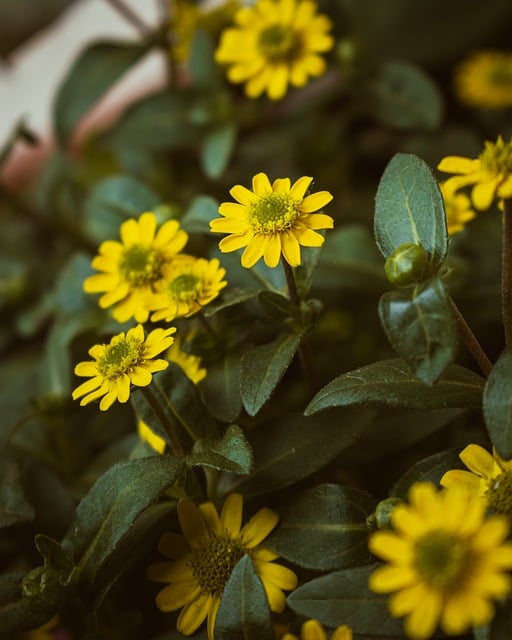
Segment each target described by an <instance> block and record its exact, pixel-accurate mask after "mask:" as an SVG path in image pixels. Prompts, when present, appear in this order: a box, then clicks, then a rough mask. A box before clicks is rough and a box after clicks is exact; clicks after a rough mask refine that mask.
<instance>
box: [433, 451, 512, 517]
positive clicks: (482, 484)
mask: <svg viewBox="0 0 512 640" xmlns="http://www.w3.org/2000/svg"><path fill="white" fill-rule="evenodd" d="M459 458H460V459H461V460H462V462H463V463H464V464H465V465H466V467H467V468H468V469H469V471H464V470H463V469H451V470H450V471H447V472H446V473H445V474H444V476H443V477H442V478H441V485H442V486H443V487H457V486H462V487H465V488H466V489H467V490H468V491H469V492H470V493H471V495H473V496H474V497H477V498H483V499H484V501H485V503H486V505H487V507H488V508H489V509H492V510H493V511H494V512H496V513H501V514H502V515H505V516H507V517H508V518H509V520H511V521H512V460H503V458H502V457H501V456H500V455H499V453H498V452H497V451H496V450H494V451H493V455H491V454H490V453H489V452H488V451H487V450H486V449H484V448H483V447H481V446H480V445H478V444H469V445H468V446H467V447H466V448H465V449H464V451H461V453H460V454H459Z"/></svg>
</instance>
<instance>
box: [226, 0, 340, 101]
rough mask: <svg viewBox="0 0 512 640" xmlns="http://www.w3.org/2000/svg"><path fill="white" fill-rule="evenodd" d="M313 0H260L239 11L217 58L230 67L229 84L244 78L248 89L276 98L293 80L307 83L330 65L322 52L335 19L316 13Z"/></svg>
mask: <svg viewBox="0 0 512 640" xmlns="http://www.w3.org/2000/svg"><path fill="white" fill-rule="evenodd" d="M316 10H317V6H316V3H315V2H313V1H312V0H257V2H256V3H255V4H254V5H253V6H251V7H243V8H242V9H240V10H239V11H238V12H237V13H236V14H235V18H234V21H235V24H236V26H235V27H231V28H228V29H226V30H225V31H224V32H223V33H222V34H221V40H220V45H219V47H218V49H217V51H216V52H215V59H216V61H217V62H219V63H220V64H226V65H229V68H228V71H227V76H228V79H229V81H230V82H234V83H239V82H245V83H246V84H245V93H246V95H247V96H248V97H249V98H257V97H258V96H260V95H261V94H262V93H263V92H265V91H266V92H267V95H268V97H269V98H271V99H272V100H279V99H280V98H282V97H283V96H284V95H285V94H286V90H287V87H288V83H290V84H291V85H293V86H294V87H303V86H304V85H305V84H307V82H308V80H309V77H310V76H312V77H317V76H321V75H322V74H323V73H324V72H325V69H326V63H325V60H324V58H323V57H322V56H321V55H319V54H322V53H325V52H326V51H329V49H331V48H332V47H333V45H334V38H333V37H332V36H331V35H329V33H328V32H329V30H330V29H331V27H332V23H331V21H330V20H329V18H328V17H327V16H325V15H321V14H320V15H318V14H317V13H316Z"/></svg>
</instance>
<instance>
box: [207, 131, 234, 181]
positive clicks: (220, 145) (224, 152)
mask: <svg viewBox="0 0 512 640" xmlns="http://www.w3.org/2000/svg"><path fill="white" fill-rule="evenodd" d="M236 134H237V128H236V126H235V124H233V123H231V122H229V123H227V124H222V125H220V126H218V127H216V128H215V129H213V131H211V132H210V133H209V134H208V135H207V136H206V138H205V140H204V142H203V145H202V147H201V165H202V167H203V169H204V172H205V173H206V175H207V176H208V177H209V178H213V179H215V178H219V177H220V176H221V175H222V174H223V173H224V171H225V169H226V167H227V165H228V162H229V159H230V158H231V154H232V152H233V149H234V146H235V142H236Z"/></svg>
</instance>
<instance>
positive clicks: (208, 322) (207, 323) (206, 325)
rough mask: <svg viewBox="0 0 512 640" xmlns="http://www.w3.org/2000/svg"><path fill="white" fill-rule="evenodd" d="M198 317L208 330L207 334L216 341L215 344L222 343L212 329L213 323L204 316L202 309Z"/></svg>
mask: <svg viewBox="0 0 512 640" xmlns="http://www.w3.org/2000/svg"><path fill="white" fill-rule="evenodd" d="M197 317H198V319H199V322H200V323H201V324H202V325H203V327H204V328H205V329H206V331H207V333H209V334H210V335H211V337H212V338H213V339H214V340H215V342H220V338H219V334H218V333H217V332H216V331H215V329H214V328H213V327H212V325H211V322H210V321H209V320H208V318H207V317H206V316H205V315H204V312H203V310H202V309H201V310H200V311H199V313H198V314H197Z"/></svg>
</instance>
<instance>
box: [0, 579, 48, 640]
mask: <svg viewBox="0 0 512 640" xmlns="http://www.w3.org/2000/svg"><path fill="white" fill-rule="evenodd" d="M24 577H25V572H24V571H12V572H9V573H4V574H2V575H0V620H1V621H2V634H4V633H5V634H16V633H17V632H20V631H29V630H30V629H35V628H37V627H40V626H41V625H43V624H44V623H45V622H48V620H50V619H51V618H52V616H53V614H54V613H55V611H56V609H55V608H52V607H46V606H45V605H44V603H42V602H40V601H35V600H34V599H33V598H24V597H22V592H21V584H22V582H23V579H24Z"/></svg>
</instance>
